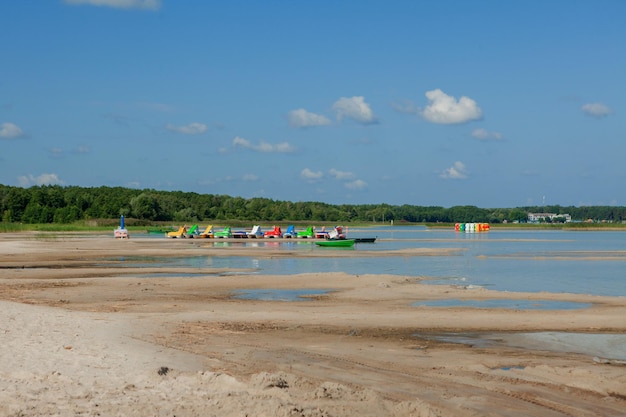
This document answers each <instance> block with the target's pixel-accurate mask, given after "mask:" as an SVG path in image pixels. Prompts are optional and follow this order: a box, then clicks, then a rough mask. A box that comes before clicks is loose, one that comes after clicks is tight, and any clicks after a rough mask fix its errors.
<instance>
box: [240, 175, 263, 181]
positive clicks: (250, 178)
mask: <svg viewBox="0 0 626 417" xmlns="http://www.w3.org/2000/svg"><path fill="white" fill-rule="evenodd" d="M241 179H242V180H244V181H257V180H258V179H259V177H258V176H256V175H254V174H244V175H243V177H241Z"/></svg>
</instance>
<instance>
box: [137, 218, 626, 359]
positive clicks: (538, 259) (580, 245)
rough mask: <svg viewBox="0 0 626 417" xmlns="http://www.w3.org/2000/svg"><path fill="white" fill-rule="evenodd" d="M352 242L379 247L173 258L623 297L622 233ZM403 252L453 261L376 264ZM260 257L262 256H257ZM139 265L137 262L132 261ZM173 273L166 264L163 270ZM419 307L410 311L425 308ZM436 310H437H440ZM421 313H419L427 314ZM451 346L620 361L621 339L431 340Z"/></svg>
mask: <svg viewBox="0 0 626 417" xmlns="http://www.w3.org/2000/svg"><path fill="white" fill-rule="evenodd" d="M348 235H349V237H377V240H376V242H375V243H373V244H372V243H363V244H356V245H355V246H354V247H353V248H348V249H345V248H341V249H340V248H321V247H317V246H316V245H315V244H314V243H313V241H312V240H306V239H304V240H302V239H297V240H296V239H294V240H291V241H286V242H279V241H272V240H270V239H260V240H257V241H254V240H251V239H250V240H248V239H242V241H241V242H223V241H216V240H207V242H206V244H207V245H208V247H209V248H210V247H211V246H259V247H263V246H271V247H275V248H280V249H285V250H289V251H303V252H307V251H333V250H345V251H354V252H355V254H358V252H365V251H366V252H368V254H369V255H371V256H368V257H340V258H336V257H313V258H306V257H305V258H299V257H288V256H285V257H282V256H281V257H274V258H267V257H263V256H250V257H240V256H213V255H211V254H210V251H208V252H209V254H208V255H207V256H203V257H193V258H178V259H175V260H173V261H172V262H173V263H174V264H176V265H178V266H188V267H211V268H238V269H240V268H246V269H251V270H253V271H255V272H254V273H257V274H272V275H274V274H276V275H293V274H299V273H303V272H330V271H332V272H345V273H347V274H353V275H361V274H395V275H400V276H413V277H420V278H426V279H427V280H426V281H424V282H426V283H431V284H433V285H438V284H446V285H450V284H452V285H459V286H465V287H469V288H471V287H486V288H490V289H494V290H499V291H513V292H541V291H546V292H557V293H558V292H567V293H578V294H592V295H609V296H622V297H623V296H626V231H567V230H554V231H551V230H508V229H504V230H501V229H500V230H499V229H495V230H494V229H492V230H491V231H489V232H482V233H465V232H455V231H454V230H452V229H450V230H447V229H428V228H425V227H417V226H406V227H405V226H393V227H392V226H387V227H377V228H367V229H359V228H352V229H350V230H349V231H348ZM408 248H454V249H460V250H461V251H459V252H458V253H456V254H454V255H452V256H391V257H389V256H376V252H380V251H385V252H386V251H394V250H401V249H408ZM261 252H262V251H261ZM136 261H137V260H136ZM170 265H171V264H170ZM323 294H324V291H320V290H308V289H299V290H289V291H285V290H277V289H265V290H259V291H256V292H255V291H250V290H241V291H238V292H235V294H234V296H235V297H238V298H243V299H256V300H268V301H276V300H280V301H306V300H307V299H309V298H310V297H315V296H320V295H323ZM421 303H424V302H423V301H421V302H420V301H418V300H416V303H415V304H414V305H416V306H419V305H423V304H421ZM437 303H440V304H437ZM424 305H426V304H424ZM428 305H430V306H431V307H433V306H440V307H444V308H445V307H450V306H461V307H480V308H516V309H548V310H549V309H558V310H563V309H580V308H586V307H588V305H587V304H586V303H570V302H554V301H550V302H548V301H532V302H527V303H524V302H520V301H519V300H488V301H482V302H477V301H476V302H474V301H467V300H444V301H438V302H430V304H428ZM433 338H435V339H440V340H446V341H450V342H456V343H468V344H471V345H476V344H477V343H491V344H504V345H509V346H518V347H523V348H527V349H547V350H555V351H563V352H578V353H583V354H589V355H592V356H599V357H601V358H612V359H617V360H620V361H626V335H622V334H616V335H614V334H575V333H567V332H536V333H521V334H508V333H507V334H466V335H455V334H452V335H450V334H448V335H437V336H433Z"/></svg>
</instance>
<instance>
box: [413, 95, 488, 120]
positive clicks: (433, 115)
mask: <svg viewBox="0 0 626 417" xmlns="http://www.w3.org/2000/svg"><path fill="white" fill-rule="evenodd" d="M426 98H427V99H428V105H427V106H426V107H424V109H422V110H421V111H420V114H421V116H422V117H423V118H424V119H426V120H428V121H429V122H432V123H439V124H461V123H467V122H470V121H472V120H479V119H481V118H482V117H483V111H482V110H481V108H480V107H479V106H478V104H477V103H476V101H474V100H472V99H471V98H469V97H465V96H462V97H461V98H460V99H458V100H457V99H456V98H454V97H452V96H449V95H447V94H446V93H444V92H443V91H441V90H440V89H436V90H431V91H427V92H426Z"/></svg>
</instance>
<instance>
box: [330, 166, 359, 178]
mask: <svg viewBox="0 0 626 417" xmlns="http://www.w3.org/2000/svg"><path fill="white" fill-rule="evenodd" d="M328 173H329V174H330V175H331V176H333V177H335V179H338V180H350V179H352V178H354V174H353V173H352V172H344V171H339V170H336V169H335V168H331V169H330V170H329V171H328Z"/></svg>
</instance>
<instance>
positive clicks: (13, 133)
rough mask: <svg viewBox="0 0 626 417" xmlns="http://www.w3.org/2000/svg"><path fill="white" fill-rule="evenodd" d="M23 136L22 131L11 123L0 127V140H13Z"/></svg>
mask: <svg viewBox="0 0 626 417" xmlns="http://www.w3.org/2000/svg"><path fill="white" fill-rule="evenodd" d="M22 136H24V131H23V130H22V129H20V128H19V127H18V126H17V125H14V124H13V123H2V125H0V138H4V139H13V138H19V137H22Z"/></svg>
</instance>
